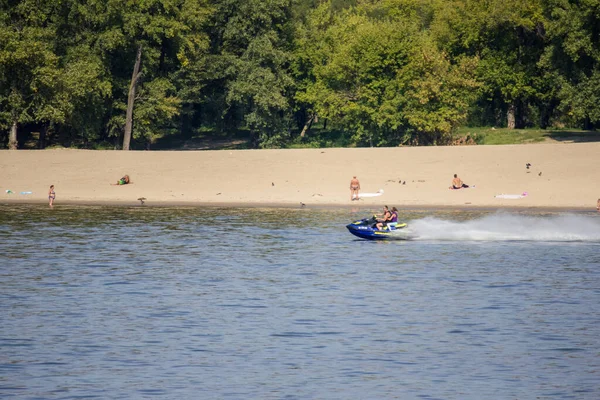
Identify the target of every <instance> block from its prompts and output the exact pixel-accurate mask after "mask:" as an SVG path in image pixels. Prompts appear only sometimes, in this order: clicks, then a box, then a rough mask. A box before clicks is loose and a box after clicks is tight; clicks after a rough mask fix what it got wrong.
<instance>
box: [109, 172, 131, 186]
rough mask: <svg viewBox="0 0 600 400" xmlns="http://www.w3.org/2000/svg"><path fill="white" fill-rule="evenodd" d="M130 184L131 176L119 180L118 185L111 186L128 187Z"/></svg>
mask: <svg viewBox="0 0 600 400" xmlns="http://www.w3.org/2000/svg"><path fill="white" fill-rule="evenodd" d="M129 183H131V182H130V181H129V175H125V176H124V177H122V178H121V179H119V180H118V181H117V183H111V185H113V186H116V185H127V184H129Z"/></svg>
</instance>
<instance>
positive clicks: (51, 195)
mask: <svg viewBox="0 0 600 400" xmlns="http://www.w3.org/2000/svg"><path fill="white" fill-rule="evenodd" d="M55 198H56V193H55V192H54V185H50V190H48V205H49V206H50V207H54V199H55Z"/></svg>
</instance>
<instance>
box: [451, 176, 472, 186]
mask: <svg viewBox="0 0 600 400" xmlns="http://www.w3.org/2000/svg"><path fill="white" fill-rule="evenodd" d="M468 187H469V185H465V184H464V183H463V181H462V180H461V179H460V178H459V177H458V175H456V174H454V179H452V186H450V188H449V189H462V188H468Z"/></svg>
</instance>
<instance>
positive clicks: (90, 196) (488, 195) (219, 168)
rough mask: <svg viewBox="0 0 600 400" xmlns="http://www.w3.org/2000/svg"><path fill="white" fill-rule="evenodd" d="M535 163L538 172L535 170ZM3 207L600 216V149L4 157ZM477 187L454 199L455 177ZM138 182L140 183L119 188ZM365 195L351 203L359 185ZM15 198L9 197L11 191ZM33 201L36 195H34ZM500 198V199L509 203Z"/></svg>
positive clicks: (65, 152)
mask: <svg viewBox="0 0 600 400" xmlns="http://www.w3.org/2000/svg"><path fill="white" fill-rule="evenodd" d="M527 163H530V164H531V167H530V168H529V169H527V168H526V164H527ZM0 168H1V171H2V173H1V175H0V190H1V192H0V202H1V203H5V204H6V203H14V202H22V203H47V201H48V188H49V186H50V185H51V184H54V185H55V191H56V201H55V205H56V206H59V205H61V204H124V205H125V204H127V205H136V204H140V202H139V201H138V200H137V199H138V198H140V197H144V198H146V205H149V206H151V205H230V206H242V205H244V206H287V207H298V206H300V204H301V203H304V204H306V207H325V206H370V205H373V206H376V205H383V204H388V205H390V206H396V207H398V208H401V207H455V208H463V207H492V208H512V207H518V208H521V207H522V208H565V209H589V210H595V209H596V201H597V199H598V198H600V184H599V183H598V177H597V176H595V175H596V174H597V173H598V171H600V143H552V144H546V143H544V144H527V145H506V146H454V147H399V148H358V149H334V148H329V149H299V150H236V151H229V150H219V151H156V152H152V151H130V152H124V151H93V150H71V149H58V150H31V151H24V150H19V151H8V150H4V151H0ZM455 173H456V174H458V176H459V177H460V178H462V180H463V181H464V182H465V183H466V184H468V185H471V186H472V187H471V188H469V189H461V190H449V189H448V187H449V185H450V184H451V181H452V178H453V174H455ZM125 174H128V175H129V176H130V177H131V181H132V182H133V183H132V184H130V185H125V186H112V185H111V183H116V182H117V180H118V179H119V178H121V177H122V176H123V175H125ZM354 175H356V176H357V177H358V179H359V180H360V184H361V193H376V192H378V191H380V190H381V191H383V194H382V195H380V196H377V197H368V198H367V197H365V198H361V199H360V200H359V201H351V200H350V190H349V183H350V179H351V178H352V176H354ZM473 186H474V187H473ZM8 190H9V191H11V192H12V193H7V191H8ZM28 192H31V193H28ZM523 193H527V195H526V196H524V197H519V198H499V197H496V196H498V195H508V196H505V197H517V196H518V195H522V194H523Z"/></svg>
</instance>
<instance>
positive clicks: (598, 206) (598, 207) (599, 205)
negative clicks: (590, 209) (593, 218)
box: [596, 199, 600, 211]
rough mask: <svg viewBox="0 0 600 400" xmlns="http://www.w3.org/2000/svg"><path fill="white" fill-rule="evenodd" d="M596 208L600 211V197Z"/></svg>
mask: <svg viewBox="0 0 600 400" xmlns="http://www.w3.org/2000/svg"><path fill="white" fill-rule="evenodd" d="M596 210H598V211H600V199H598V202H597V203H596Z"/></svg>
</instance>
